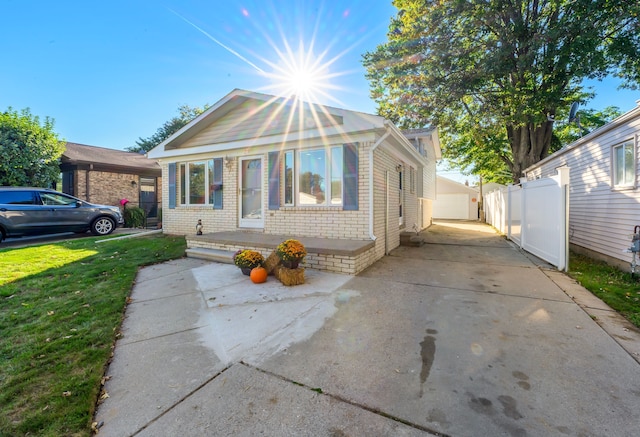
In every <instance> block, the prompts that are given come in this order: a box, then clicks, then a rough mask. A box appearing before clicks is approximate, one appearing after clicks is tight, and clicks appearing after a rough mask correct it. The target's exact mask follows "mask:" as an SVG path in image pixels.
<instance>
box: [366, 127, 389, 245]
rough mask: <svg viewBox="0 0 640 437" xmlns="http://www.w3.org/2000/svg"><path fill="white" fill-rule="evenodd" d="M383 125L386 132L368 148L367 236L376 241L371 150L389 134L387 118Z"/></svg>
mask: <svg viewBox="0 0 640 437" xmlns="http://www.w3.org/2000/svg"><path fill="white" fill-rule="evenodd" d="M384 126H385V128H386V132H385V133H384V135H382V136H381V137H380V139H379V140H378V141H376V142H375V144H374V145H373V146H371V149H369V238H371V240H372V241H376V239H377V238H378V237H376V236H375V235H374V234H373V205H374V203H373V200H374V199H373V188H374V187H373V151H374V150H376V149H377V148H378V146H379V145H380V144H382V142H383V141H384V140H386V139H387V137H388V136H389V135H391V127H390V126H389V122H388V121H387V120H385V121H384Z"/></svg>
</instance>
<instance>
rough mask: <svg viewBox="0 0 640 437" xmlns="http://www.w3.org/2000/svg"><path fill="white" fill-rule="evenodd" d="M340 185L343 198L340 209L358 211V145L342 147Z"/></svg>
mask: <svg viewBox="0 0 640 437" xmlns="http://www.w3.org/2000/svg"><path fill="white" fill-rule="evenodd" d="M342 152H343V162H342V183H343V189H344V198H343V199H342V209H344V210H347V211H357V210H358V143H355V144H345V145H344V146H342Z"/></svg>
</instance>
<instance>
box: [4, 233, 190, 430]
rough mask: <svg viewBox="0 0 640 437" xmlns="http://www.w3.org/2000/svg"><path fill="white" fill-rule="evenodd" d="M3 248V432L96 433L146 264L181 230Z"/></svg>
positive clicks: (168, 254)
mask: <svg viewBox="0 0 640 437" xmlns="http://www.w3.org/2000/svg"><path fill="white" fill-rule="evenodd" d="M96 240H98V238H97V237H96V238H83V239H76V240H70V241H66V242H60V243H55V244H45V245H41V246H33V247H25V248H17V249H12V248H6V249H2V248H1V246H0V302H1V304H0V333H2V334H1V335H0V436H3V437H4V436H26V435H38V436H88V435H91V420H92V417H93V413H94V410H95V406H96V401H97V399H98V395H99V391H100V387H101V379H102V377H103V374H104V370H105V367H106V365H107V363H108V362H109V359H110V357H111V351H112V346H113V345H114V342H115V338H116V336H117V334H118V330H119V328H120V324H121V322H122V317H123V314H124V309H125V307H126V302H127V298H128V296H129V293H130V292H131V289H132V286H133V284H134V281H135V276H136V273H137V271H138V269H139V267H141V266H145V265H150V264H155V263H159V262H163V261H167V260H170V259H175V258H180V257H182V256H183V255H184V250H185V241H184V238H183V237H172V236H164V235H153V236H147V237H139V238H131V239H121V240H113V241H106V242H102V243H96Z"/></svg>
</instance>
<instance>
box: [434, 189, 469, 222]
mask: <svg viewBox="0 0 640 437" xmlns="http://www.w3.org/2000/svg"><path fill="white" fill-rule="evenodd" d="M433 218H437V219H462V220H469V195H468V194H438V198H437V199H436V200H435V201H434V202H433Z"/></svg>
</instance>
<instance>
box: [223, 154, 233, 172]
mask: <svg viewBox="0 0 640 437" xmlns="http://www.w3.org/2000/svg"><path fill="white" fill-rule="evenodd" d="M234 160H235V158H233V157H231V156H225V157H224V165H225V167H227V170H231V167H232V166H233V161H234Z"/></svg>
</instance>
